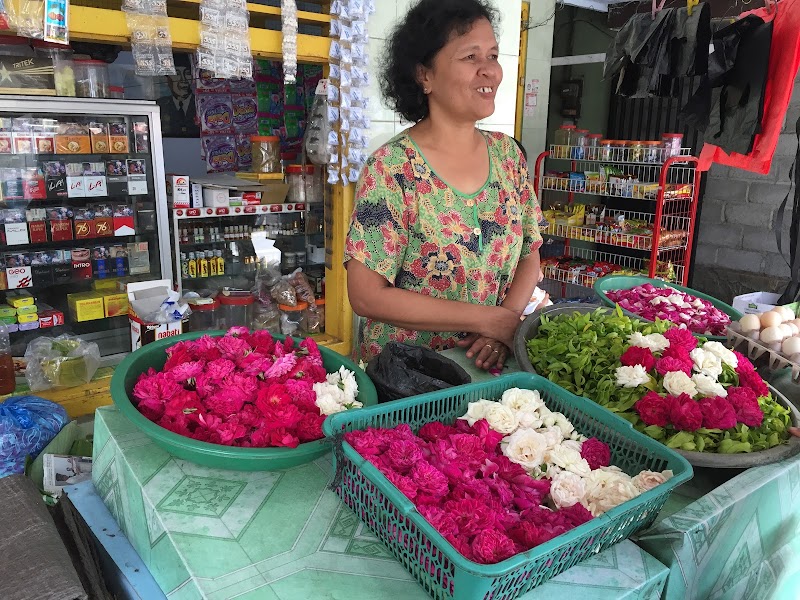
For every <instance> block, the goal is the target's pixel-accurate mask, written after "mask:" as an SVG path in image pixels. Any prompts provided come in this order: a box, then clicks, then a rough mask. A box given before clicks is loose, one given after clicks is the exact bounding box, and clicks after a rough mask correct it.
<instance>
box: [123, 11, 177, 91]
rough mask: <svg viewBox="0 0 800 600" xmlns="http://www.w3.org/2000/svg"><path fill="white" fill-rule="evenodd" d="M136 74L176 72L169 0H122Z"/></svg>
mask: <svg viewBox="0 0 800 600" xmlns="http://www.w3.org/2000/svg"><path fill="white" fill-rule="evenodd" d="M122 10H123V11H124V12H125V17H126V20H127V22H128V32H129V33H130V36H131V53H132V54H133V61H134V64H135V65H136V74H137V75H141V76H144V77H157V76H161V75H175V59H174V58H173V56H172V36H171V35H170V32H169V18H168V17H167V2H166V0H123V2H122Z"/></svg>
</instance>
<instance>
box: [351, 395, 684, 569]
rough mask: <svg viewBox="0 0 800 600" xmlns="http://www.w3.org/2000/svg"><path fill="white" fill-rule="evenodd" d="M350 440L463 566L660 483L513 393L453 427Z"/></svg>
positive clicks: (540, 539)
mask: <svg viewBox="0 0 800 600" xmlns="http://www.w3.org/2000/svg"><path fill="white" fill-rule="evenodd" d="M345 440H346V441H347V442H348V443H349V444H351V445H352V446H353V448H354V449H355V450H356V451H357V452H358V453H359V454H361V455H362V456H363V457H364V458H366V459H367V460H368V461H369V462H370V463H371V464H372V465H374V466H375V467H377V468H378V469H379V470H380V471H381V473H383V474H384V475H385V476H386V478H387V479H388V480H389V481H390V482H391V483H392V484H393V485H394V486H395V487H396V488H397V489H398V490H399V491H400V492H402V493H403V494H404V495H405V496H406V497H407V498H409V499H410V500H412V501H413V502H414V504H415V505H416V507H417V510H418V511H419V513H420V514H421V515H422V516H423V517H425V519H426V520H427V521H428V522H429V523H430V524H431V525H433V527H434V528H435V529H436V530H437V531H438V532H439V533H440V534H441V535H442V536H443V537H444V538H445V539H446V540H447V541H448V542H450V544H451V545H452V546H453V547H454V548H455V549H456V550H457V551H458V552H459V553H461V554H462V555H463V556H465V557H466V558H468V559H470V560H472V561H475V562H478V563H483V564H492V563H497V562H501V561H503V560H505V559H507V558H509V557H511V556H513V555H514V554H517V553H519V552H525V551H527V550H530V549H531V548H534V547H535V546H538V545H540V544H543V543H545V542H547V541H549V540H551V539H553V538H555V537H556V536H558V535H561V534H562V533H565V532H566V531H569V530H570V529H573V528H575V527H577V526H579V525H581V524H583V523H586V522H588V521H590V520H591V519H592V518H593V515H594V516H597V515H600V514H603V513H604V512H606V511H608V510H610V509H611V508H613V507H615V506H617V505H619V504H622V503H623V502H625V501H626V500H630V499H632V498H634V497H636V496H638V495H639V494H641V493H643V492H644V491H646V490H649V489H652V488H653V487H655V486H656V485H658V484H660V483H663V482H664V481H666V480H667V479H668V478H670V477H671V476H672V472H671V471H665V472H663V473H653V472H650V471H643V472H642V473H640V474H638V475H637V476H636V477H631V476H629V475H627V474H625V473H623V472H622V471H621V470H620V469H618V468H617V467H614V466H611V465H610V462H611V451H610V449H609V447H608V445H606V444H605V443H603V442H602V441H600V440H598V439H595V438H590V439H587V438H585V437H584V436H582V435H580V434H579V433H578V432H576V431H575V428H574V427H573V425H572V423H571V422H570V421H569V420H568V419H567V418H566V416H564V415H563V414H561V413H557V412H551V411H550V410H549V409H548V408H547V407H546V406H545V405H544V402H543V401H542V399H541V397H540V395H539V392H537V391H532V390H521V389H512V390H507V391H506V392H505V393H504V394H503V398H502V400H501V401H500V402H494V401H489V400H480V401H478V402H473V403H471V404H470V405H469V408H468V411H467V414H465V415H464V416H463V417H461V418H459V419H458V420H457V421H456V423H455V424H453V425H447V424H444V423H441V422H438V421H436V422H432V423H428V424H426V425H424V426H422V427H421V428H420V429H419V431H418V432H417V433H416V434H415V433H414V432H413V431H412V430H411V428H410V427H409V426H408V425H399V426H397V427H395V428H393V429H372V428H370V429H366V430H360V431H353V432H350V433H347V434H345Z"/></svg>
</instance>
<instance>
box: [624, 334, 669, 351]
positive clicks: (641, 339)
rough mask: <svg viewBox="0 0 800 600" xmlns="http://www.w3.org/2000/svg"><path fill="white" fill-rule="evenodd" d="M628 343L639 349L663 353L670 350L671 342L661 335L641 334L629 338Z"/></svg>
mask: <svg viewBox="0 0 800 600" xmlns="http://www.w3.org/2000/svg"><path fill="white" fill-rule="evenodd" d="M628 343H629V344H630V345H631V346H636V347H638V348H649V349H650V350H651V351H652V352H663V351H664V350H666V349H667V348H669V340H668V339H667V338H665V337H664V336H663V335H661V334H660V333H651V334H650V335H642V334H641V333H639V332H636V333H632V334H631V335H629V336H628Z"/></svg>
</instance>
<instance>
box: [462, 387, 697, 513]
mask: <svg viewBox="0 0 800 600" xmlns="http://www.w3.org/2000/svg"><path fill="white" fill-rule="evenodd" d="M645 375H646V373H645ZM681 375H683V376H684V377H685V378H686V381H687V382H688V384H686V385H692V386H694V383H693V382H692V380H691V379H690V378H689V377H688V376H686V375H685V374H683V373H681ZM647 380H649V376H648V378H647ZM684 384H685V382H684ZM637 385H638V384H637ZM634 387H635V386H634ZM459 419H462V420H464V421H466V422H467V423H468V424H469V425H470V426H472V425H474V424H475V423H476V422H478V421H480V420H481V419H486V422H487V423H488V424H489V427H491V428H492V429H493V430H494V431H497V432H498V433H503V434H505V437H504V438H503V440H502V442H501V448H502V450H503V454H504V455H505V456H507V457H508V459H509V460H511V461H512V462H514V463H516V464H518V465H520V466H521V467H522V468H524V469H525V470H526V471H527V472H528V474H529V475H531V476H532V477H537V478H541V477H546V478H548V479H550V482H551V485H550V497H551V499H552V502H553V504H554V505H555V507H556V508H566V507H569V506H573V505H575V504H578V503H580V504H582V505H583V506H584V507H585V508H586V509H587V510H589V511H590V512H591V513H592V514H593V515H594V516H597V515H600V514H603V513H604V512H606V511H607V510H610V509H611V508H614V507H615V506H618V505H620V504H622V503H623V502H626V501H627V500H630V499H631V498H634V497H636V496H638V495H639V494H642V493H644V492H645V491H648V490H650V489H652V488H654V487H656V486H657V485H659V484H661V483H664V482H665V481H666V480H667V479H669V478H670V477H672V472H671V471H664V472H662V473H654V472H651V471H642V472H641V473H639V474H638V475H636V477H631V476H630V475H628V474H626V473H624V472H623V471H622V470H620V469H619V468H617V467H613V466H612V467H601V468H599V469H595V470H592V468H591V467H590V465H589V463H588V462H587V461H586V459H585V458H583V456H582V455H581V447H582V445H583V442H584V441H586V439H587V438H586V437H585V436H583V435H581V434H580V433H579V432H578V431H577V430H576V429H575V426H574V425H573V424H572V423H571V422H570V420H569V419H568V418H567V417H566V416H565V415H563V414H562V413H560V412H553V411H551V410H550V409H548V408H547V406H545V404H544V401H543V400H542V397H541V395H540V394H539V392H538V391H536V390H524V389H519V388H513V389H510V390H507V391H506V392H505V393H504V394H503V396H502V398H501V400H500V401H499V402H494V401H492V400H478V401H477V402H471V403H470V404H469V406H468V407H467V412H466V413H465V414H464V415H463V416H461V417H459Z"/></svg>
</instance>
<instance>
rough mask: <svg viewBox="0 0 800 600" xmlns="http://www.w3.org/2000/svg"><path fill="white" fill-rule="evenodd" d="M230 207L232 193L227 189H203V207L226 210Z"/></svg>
mask: <svg viewBox="0 0 800 600" xmlns="http://www.w3.org/2000/svg"><path fill="white" fill-rule="evenodd" d="M230 205H231V204H230V191H229V190H228V189H227V188H213V187H204V188H203V206H206V207H208V208H225V207H228V206H230Z"/></svg>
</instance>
